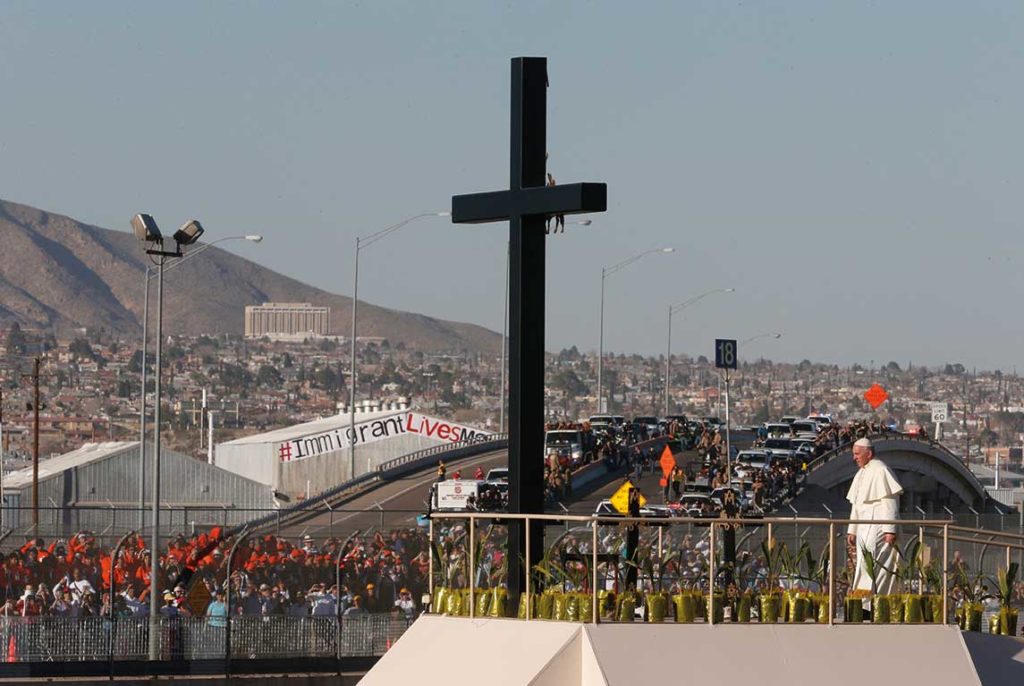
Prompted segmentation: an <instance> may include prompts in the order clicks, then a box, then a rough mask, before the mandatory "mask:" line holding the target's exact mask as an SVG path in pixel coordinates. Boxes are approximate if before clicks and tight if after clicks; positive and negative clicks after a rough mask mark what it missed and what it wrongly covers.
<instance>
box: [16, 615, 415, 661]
mask: <svg viewBox="0 0 1024 686" xmlns="http://www.w3.org/2000/svg"><path fill="white" fill-rule="evenodd" d="M414 619H415V618H413V617H408V618H407V617H405V616H400V615H394V614H372V615H371V614H366V615H356V616H350V617H276V616H275V617H235V618H232V619H231V624H230V627H229V626H228V622H227V620H226V618H224V617H210V618H192V617H189V618H185V617H182V618H166V617H165V618H161V619H160V623H159V626H160V659H161V660H172V661H173V660H204V659H224V658H225V657H226V655H225V652H226V648H227V645H228V641H229V640H230V642H231V654H230V657H231V658H233V659H242V660H244V659H250V660H251V659H268V658H273V659H289V658H308V657H323V658H335V657H336V658H345V657H374V656H379V655H383V654H384V653H385V652H386V651H387V650H388V648H390V647H391V644H393V643H394V642H395V641H396V640H398V638H399V637H400V636H401V635H402V634H403V633H405V630H406V629H408V628H409V626H410V625H411V624H412V622H413V621H414ZM0 640H2V641H3V650H4V657H3V661H5V662H8V663H14V662H89V661H112V660H147V659H148V658H149V621H148V620H147V619H146V618H144V617H143V618H120V617H118V618H115V619H114V620H113V621H112V620H110V619H109V618H107V617H79V618H70V617H0Z"/></svg>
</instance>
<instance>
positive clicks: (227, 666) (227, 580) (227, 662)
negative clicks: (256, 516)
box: [224, 527, 249, 677]
mask: <svg viewBox="0 0 1024 686" xmlns="http://www.w3.org/2000/svg"><path fill="white" fill-rule="evenodd" d="M248 537H249V528H248V527H246V528H244V529H242V532H241V533H240V534H238V540H237V541H235V543H234V545H232V546H231V550H230V551H229V552H228V563H227V573H226V575H225V577H224V604H225V606H226V608H227V613H228V618H227V622H225V627H224V674H225V675H226V676H229V677H230V676H231V625H232V623H233V622H234V615H233V613H232V612H231V563H232V561H233V560H234V558H235V551H236V550H237V549H238V546H240V545H241V544H242V541H244V540H245V539H246V538H248Z"/></svg>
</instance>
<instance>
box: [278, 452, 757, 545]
mask: <svg viewBox="0 0 1024 686" xmlns="http://www.w3.org/2000/svg"><path fill="white" fill-rule="evenodd" d="M732 440H733V444H734V445H735V446H736V447H737V448H738V449H741V450H742V449H743V448H745V447H747V446H749V445H750V443H751V441H752V440H753V434H752V433H750V432H734V433H733V435H732ZM687 457H689V458H691V459H696V455H695V454H693V453H683V454H680V455H677V456H676V460H677V462H678V463H679V464H682V461H683V459H685V458H687ZM656 461H657V457H655V463H656ZM507 464H508V452H507V451H506V450H499V451H495V452H491V453H486V454H484V455H478V456H476V457H470V458H465V459H462V460H455V461H451V462H448V463H447V466H448V475H449V477H450V476H451V474H452V472H454V471H455V470H456V469H460V468H461V469H462V474H463V476H466V477H471V476H472V474H473V472H474V471H475V469H476V467H477V466H478V465H479V466H480V467H482V468H483V470H484V472H486V471H487V470H489V469H492V468H494V467H504V466H507ZM626 476H627V472H626V471H625V470H624V469H623V470H618V471H616V472H614V473H613V472H610V471H609V472H608V473H607V475H605V476H603V477H602V478H600V479H599V480H597V481H596V482H594V483H592V484H591V485H590V486H589V487H588V488H587V489H586V490H585V491H584V492H581V493H576V494H574V497H573V498H571V499H570V500H569V501H568V502H563V503H562V505H564V506H565V508H566V509H567V510H569V512H571V513H573V514H580V515H589V514H593V512H594V509H595V508H596V507H597V504H598V503H599V502H600V501H601V500H604V499H606V498H608V497H610V496H611V494H612V493H614V492H615V490H616V489H617V488H618V487H619V486H620V485H621V484H622V480H623V479H624V478H625V477H626ZM436 478H437V475H436V472H435V470H434V469H433V468H431V469H427V470H424V471H421V472H415V473H413V474H409V475H407V476H405V477H402V478H400V479H396V480H394V481H389V482H385V483H383V484H381V485H379V486H377V487H375V488H372V489H371V490H369V491H366V492H365V493H362V494H360V495H357V496H355V497H353V498H352V499H350V500H349V501H348V502H346V503H344V504H343V505H340V506H337V507H335V508H334V510H333V511H328V510H327V509H326V508H325V509H324V510H322V511H321V512H320V513H319V514H317V515H316V516H314V517H313V518H311V519H309V520H307V521H305V522H302V523H299V524H295V525H292V526H291V527H290V528H288V529H287V530H282V532H281V533H282V534H285V535H288V536H303V535H305V534H307V533H308V534H310V535H312V536H313V537H314V538H318V539H319V538H326V537H327V536H341V537H345V536H348V535H349V534H351V533H352V532H353V531H355V530H356V529H360V530H363V531H365V530H367V529H370V528H374V529H377V530H381V529H383V530H387V529H392V528H400V527H409V526H415V525H416V517H417V515H420V514H422V513H424V512H426V499H427V494H428V492H429V489H430V484H432V483H433V482H434V481H435V480H436ZM660 479H661V476H660V470H659V469H658V467H657V464H655V472H654V473H653V474H652V473H651V472H650V471H647V472H645V473H644V474H643V476H642V477H641V479H640V483H639V486H640V491H641V492H642V493H643V494H644V495H645V496H647V498H648V499H650V500H651V502H652V503H660V502H661V487H660V486H659V485H658V481H659V480H660ZM549 511H551V512H554V513H562V512H563V510H562V508H561V507H560V506H558V505H555V506H554V507H551V508H549Z"/></svg>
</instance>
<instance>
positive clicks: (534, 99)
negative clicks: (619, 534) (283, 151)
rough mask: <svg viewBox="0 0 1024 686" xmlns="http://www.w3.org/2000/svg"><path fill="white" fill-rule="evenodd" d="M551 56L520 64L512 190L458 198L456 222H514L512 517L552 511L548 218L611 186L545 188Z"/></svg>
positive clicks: (603, 199)
mask: <svg viewBox="0 0 1024 686" xmlns="http://www.w3.org/2000/svg"><path fill="white" fill-rule="evenodd" d="M547 86H548V69H547V58H544V57H516V58H514V59H513V60H512V118H511V129H512V142H511V156H510V179H509V186H510V187H509V189H508V190H505V191H494V192H491V193H474V194H471V195H456V196H454V197H452V222H454V223H457V224H459V223H482V222H498V221H508V222H509V260H510V265H509V286H510V289H509V411H508V417H509V425H508V434H509V446H508V472H509V479H508V483H509V489H508V496H509V498H508V506H509V512H514V513H524V514H539V513H543V512H544V250H545V245H544V243H545V231H544V224H545V220H546V219H547V218H548V217H550V216H552V215H557V214H580V213H584V212H604V211H605V209H606V208H607V187H606V186H605V184H603V183H573V184H567V185H564V186H546V185H545V158H546V156H547V155H546V152H547ZM542 535H543V528H542V527H541V526H539V523H536V524H534V525H532V526H531V527H530V563H531V564H538V563H539V562H540V560H541V556H542V553H543V550H544V547H543V546H544V541H543V538H542ZM525 551H526V527H525V526H522V525H521V523H516V522H512V523H511V524H510V526H509V533H508V583H509V588H508V590H509V596H510V598H512V599H513V602H514V600H515V598H516V597H517V595H518V593H520V592H521V591H522V590H524V588H525V578H526V576H525V569H524V564H525V561H526V556H525Z"/></svg>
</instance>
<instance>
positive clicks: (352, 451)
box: [348, 236, 360, 479]
mask: <svg viewBox="0 0 1024 686" xmlns="http://www.w3.org/2000/svg"><path fill="white" fill-rule="evenodd" d="M359 247H360V238H359V236H356V260H355V269H354V270H353V281H354V283H353V284H352V331H351V332H350V333H351V336H350V340H349V346H350V351H349V360H351V362H350V363H349V367H350V368H349V373H348V383H349V389H348V443H349V447H348V450H349V458H350V459H349V475H348V478H350V479H354V478H356V310H357V308H358V307H359Z"/></svg>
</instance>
